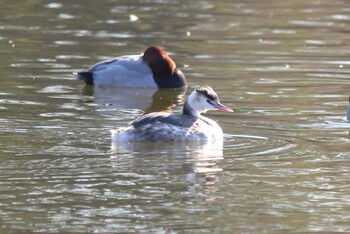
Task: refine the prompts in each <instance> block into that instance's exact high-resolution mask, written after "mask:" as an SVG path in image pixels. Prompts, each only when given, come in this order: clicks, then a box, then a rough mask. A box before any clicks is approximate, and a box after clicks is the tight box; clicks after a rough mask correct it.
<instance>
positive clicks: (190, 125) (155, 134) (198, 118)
mask: <svg viewBox="0 0 350 234" xmlns="http://www.w3.org/2000/svg"><path fill="white" fill-rule="evenodd" d="M209 110H220V111H224V112H233V110H232V109H231V108H229V107H227V106H225V105H223V104H221V102H220V100H219V96H218V94H217V93H216V92H215V91H214V90H213V89H212V88H211V87H210V86H200V87H197V88H195V89H194V91H193V92H192V93H191V94H190V95H189V96H188V97H187V99H186V101H185V104H184V106H183V111H182V114H174V113H169V112H153V113H149V114H146V115H143V116H141V117H139V118H137V119H136V120H134V121H132V122H131V123H130V124H129V125H128V126H126V127H122V128H118V129H115V130H111V135H112V142H113V143H118V142H139V141H148V142H169V141H205V142H207V143H208V142H209V143H215V142H222V141H223V131H222V129H221V127H220V126H219V125H218V124H217V123H216V122H215V121H214V120H212V119H209V118H208V117H205V116H203V115H202V114H203V113H205V112H207V111H209Z"/></svg>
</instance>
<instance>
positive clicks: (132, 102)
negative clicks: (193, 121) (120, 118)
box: [82, 86, 186, 114]
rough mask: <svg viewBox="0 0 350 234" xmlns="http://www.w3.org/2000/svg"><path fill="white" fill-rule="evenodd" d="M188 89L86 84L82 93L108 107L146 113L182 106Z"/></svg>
mask: <svg viewBox="0 0 350 234" xmlns="http://www.w3.org/2000/svg"><path fill="white" fill-rule="evenodd" d="M185 92H186V89H185V88H183V89H138V88H115V87H98V86H84V88H83V90H82V93H83V94H84V95H88V96H93V97H94V98H93V102H94V103H96V104H103V105H104V106H105V108H108V109H138V110H143V111H144V113H145V114H146V113H150V112H157V111H167V110H172V109H173V108H174V107H176V106H178V105H179V106H182V105H183V103H184V95H185Z"/></svg>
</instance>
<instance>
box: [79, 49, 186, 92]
mask: <svg viewBox="0 0 350 234" xmlns="http://www.w3.org/2000/svg"><path fill="white" fill-rule="evenodd" d="M75 75H76V76H77V77H78V79H80V80H83V81H84V82H85V83H86V84H87V85H96V86H101V87H131V88H181V87H185V86H186V85H187V83H186V78H185V76H184V74H183V73H182V72H181V71H180V70H179V69H178V68H176V65H175V62H174V61H173V60H172V59H171V58H170V57H169V56H168V54H167V53H166V52H165V51H164V50H163V49H162V48H160V47H157V46H152V47H149V48H148V49H147V50H146V51H145V53H144V54H143V55H131V56H122V57H118V58H115V59H111V60H107V61H102V62H99V63H97V64H95V65H93V66H91V67H90V68H89V69H88V70H86V71H83V72H78V73H75Z"/></svg>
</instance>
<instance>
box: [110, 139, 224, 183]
mask: <svg viewBox="0 0 350 234" xmlns="http://www.w3.org/2000/svg"><path fill="white" fill-rule="evenodd" d="M111 149H112V155H111V159H112V161H113V163H112V164H113V165H114V166H115V167H119V163H118V162H119V160H122V162H124V163H125V160H127V159H126V158H128V165H129V166H130V165H131V164H134V166H135V167H138V166H139V165H140V163H141V164H142V165H143V166H146V165H145V162H148V163H150V165H149V166H150V167H154V166H155V165H156V166H157V167H159V170H162V171H159V173H175V174H178V173H184V174H185V175H186V178H187V180H188V181H190V182H193V183H198V182H200V183H201V182H204V183H212V182H213V181H215V180H216V177H217V173H219V172H221V171H222V170H223V169H222V168H221V167H220V166H219V165H218V162H219V161H220V160H222V159H223V158H224V155H223V142H216V143H214V144H213V143H207V142H202V141H187V142H161V143H159V142H158V143H154V142H132V143H118V144H115V143H112V145H111ZM145 158H146V159H147V160H145ZM152 160H154V161H153V162H152Z"/></svg>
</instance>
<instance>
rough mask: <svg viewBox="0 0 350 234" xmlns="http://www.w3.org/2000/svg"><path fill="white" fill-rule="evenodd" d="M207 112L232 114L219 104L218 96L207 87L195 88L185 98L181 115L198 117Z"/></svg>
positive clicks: (227, 108)
mask: <svg viewBox="0 0 350 234" xmlns="http://www.w3.org/2000/svg"><path fill="white" fill-rule="evenodd" d="M208 110H221V111H225V112H233V110H232V109H231V108H229V107H227V106H225V105H223V104H221V103H220V100H219V96H218V95H217V94H216V92H215V91H214V90H213V89H212V88H211V87H209V86H201V87H198V88H196V89H195V90H194V91H193V92H192V93H191V94H190V96H189V97H188V98H187V100H186V102H185V105H184V110H183V114H185V115H193V116H196V117H199V116H200V114H201V113H205V112H207V111H208Z"/></svg>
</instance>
